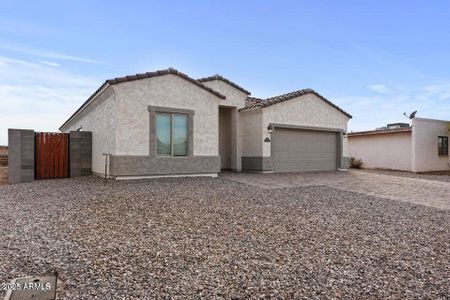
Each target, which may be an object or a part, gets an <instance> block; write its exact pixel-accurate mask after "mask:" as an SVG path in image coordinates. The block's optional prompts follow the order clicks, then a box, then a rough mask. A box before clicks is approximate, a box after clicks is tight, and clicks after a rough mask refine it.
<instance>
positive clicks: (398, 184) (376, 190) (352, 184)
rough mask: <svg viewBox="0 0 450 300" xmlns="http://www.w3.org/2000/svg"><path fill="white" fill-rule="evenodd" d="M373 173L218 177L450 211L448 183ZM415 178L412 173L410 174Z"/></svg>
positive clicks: (253, 184) (271, 187)
mask: <svg viewBox="0 0 450 300" xmlns="http://www.w3.org/2000/svg"><path fill="white" fill-rule="evenodd" d="M399 175H400V176H397V175H396V173H392V174H390V173H387V174H376V173H372V172H366V171H362V170H349V171H345V172H309V173H276V174H258V173H234V172H225V173H221V175H220V178H222V179H226V180H231V181H235V182H241V183H245V184H248V185H252V186H256V187H258V188H262V189H274V188H286V187H300V186H317V185H322V186H329V187H333V188H336V189H340V190H346V191H352V192H357V193H363V194H366V195H371V196H376V197H381V198H385V199H391V200H399V201H407V202H412V203H415V204H421V205H426V206H431V207H436V208H442V209H450V182H445V181H437V180H429V179H424V178H427V177H426V175H425V176H423V178H422V176H420V175H417V178H410V177H405V176H401V174H399ZM412 175H414V174H412Z"/></svg>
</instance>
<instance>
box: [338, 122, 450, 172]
mask: <svg viewBox="0 0 450 300" xmlns="http://www.w3.org/2000/svg"><path fill="white" fill-rule="evenodd" d="M449 132H450V121H441V120H432V119H422V118H414V119H412V124H411V126H409V124H404V123H395V124H388V126H387V127H384V128H380V129H378V130H372V131H362V132H351V133H349V134H348V138H347V140H348V141H347V146H348V154H349V156H352V157H355V158H359V159H361V160H362V162H363V167H364V168H379V169H392V170H402V171H412V172H429V171H448V170H450V165H449V164H450V160H449V156H448V138H449V136H450V133H449Z"/></svg>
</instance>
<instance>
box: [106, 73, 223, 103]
mask: <svg viewBox="0 0 450 300" xmlns="http://www.w3.org/2000/svg"><path fill="white" fill-rule="evenodd" d="M167 74H173V75H177V76H179V77H181V78H183V79H186V80H187V81H189V82H191V83H193V84H195V85H197V86H199V87H201V88H202V89H205V90H207V91H208V92H210V93H211V94H214V95H215V96H217V97H219V98H222V99H225V96H224V95H222V94H220V93H219V92H217V91H215V90H213V89H212V88H210V87H207V86H206V85H204V84H203V83H201V82H199V81H198V80H195V79H194V78H191V77H189V76H188V75H186V74H184V73H181V72H179V71H178V70H176V69H173V68H168V69H165V70H158V71H155V72H146V73H140V74H136V75H129V76H124V77H117V78H113V79H108V80H106V82H105V83H108V84H110V85H113V84H117V83H122V82H127V81H134V80H139V79H145V78H152V77H156V76H162V75H167Z"/></svg>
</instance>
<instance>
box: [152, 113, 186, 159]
mask: <svg viewBox="0 0 450 300" xmlns="http://www.w3.org/2000/svg"><path fill="white" fill-rule="evenodd" d="M188 119H189V118H188V115H187V114H176V113H156V154H157V155H167V156H186V155H187V152H188V149H187V142H188Z"/></svg>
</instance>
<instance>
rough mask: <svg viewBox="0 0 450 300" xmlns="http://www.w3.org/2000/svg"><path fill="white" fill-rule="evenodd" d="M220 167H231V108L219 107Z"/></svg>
mask: <svg viewBox="0 0 450 300" xmlns="http://www.w3.org/2000/svg"><path fill="white" fill-rule="evenodd" d="M219 155H220V169H222V170H224V169H226V170H228V169H231V109H229V108H224V107H220V108H219Z"/></svg>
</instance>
